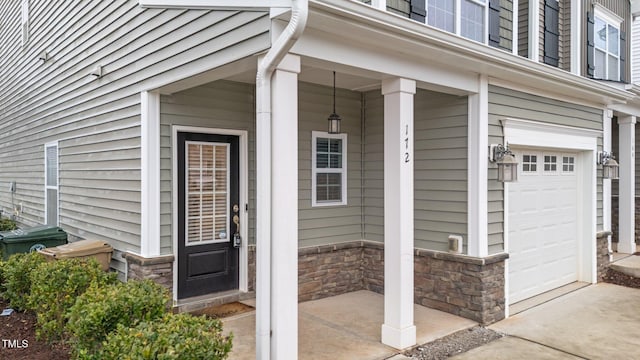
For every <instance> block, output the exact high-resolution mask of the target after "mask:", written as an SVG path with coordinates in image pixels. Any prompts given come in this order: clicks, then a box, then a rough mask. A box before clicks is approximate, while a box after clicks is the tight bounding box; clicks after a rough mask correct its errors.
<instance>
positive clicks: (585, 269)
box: [501, 118, 602, 317]
mask: <svg viewBox="0 0 640 360" xmlns="http://www.w3.org/2000/svg"><path fill="white" fill-rule="evenodd" d="M501 122H502V124H503V128H504V141H505V143H507V144H509V145H512V146H523V147H525V146H526V147H538V148H554V149H568V150H573V151H578V152H579V154H578V158H577V159H576V166H577V167H578V169H581V170H580V171H579V173H578V174H577V175H578V187H579V188H578V193H579V194H583V196H580V197H579V198H578V209H579V213H578V229H579V230H578V234H577V236H578V239H582V240H581V241H579V245H578V246H579V249H578V256H579V259H578V281H584V282H589V283H595V282H596V281H597V263H596V261H597V260H596V243H595V241H594V240H595V238H596V222H597V178H596V176H597V173H596V152H597V150H598V137H599V136H601V135H602V131H595V130H589V129H582V128H575V127H570V126H562V125H555V124H545V123H540V122H535V121H530V120H521V119H514V118H505V119H502V120H501ZM504 191H505V202H506V201H508V196H507V195H508V186H505V190H504ZM508 208H509V206H508V204H506V203H505V209H507V210H508ZM503 216H504V228H505V229H509V213H508V212H507V211H505V212H504V213H503ZM504 247H505V251H508V249H509V234H508V233H507V232H505V233H504ZM505 269H506V270H505V283H506V284H508V283H509V272H508V269H509V260H507V261H506V266H505ZM505 304H506V306H505V309H506V310H505V316H507V317H508V316H509V312H508V308H509V305H510V299H509V293H508V291H506V290H505Z"/></svg>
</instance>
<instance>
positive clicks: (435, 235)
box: [363, 89, 468, 251]
mask: <svg viewBox="0 0 640 360" xmlns="http://www.w3.org/2000/svg"><path fill="white" fill-rule="evenodd" d="M414 104H415V123H414V134H415V143H414V144H415V145H414V146H415V147H414V151H415V153H414V158H415V162H414V170H415V175H414V176H415V177H414V187H415V188H414V198H415V200H414V217H415V221H414V224H415V233H414V234H415V235H414V238H415V246H416V247H417V248H423V249H430V250H440V251H446V250H447V246H448V236H449V234H459V235H463V236H464V237H465V238H466V234H467V181H466V179H467V118H468V115H467V114H468V105H467V98H466V97H457V96H451V95H445V94H440V93H435V92H431V91H426V90H421V89H418V91H417V93H416V96H415V98H414ZM365 119H366V122H365V139H366V141H365V153H364V174H365V175H364V188H363V192H364V219H365V224H364V238H365V239H367V240H372V241H384V130H383V128H384V97H383V96H382V95H381V94H380V91H379V90H377V91H371V92H367V93H366V94H365Z"/></svg>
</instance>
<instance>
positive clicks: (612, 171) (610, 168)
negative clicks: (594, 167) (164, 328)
mask: <svg viewBox="0 0 640 360" xmlns="http://www.w3.org/2000/svg"><path fill="white" fill-rule="evenodd" d="M597 163H598V165H602V177H603V178H604V179H612V180H615V179H618V178H619V170H620V165H618V162H617V161H616V160H615V159H614V157H613V154H612V153H610V152H606V151H598V160H597Z"/></svg>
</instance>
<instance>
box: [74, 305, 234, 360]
mask: <svg viewBox="0 0 640 360" xmlns="http://www.w3.org/2000/svg"><path fill="white" fill-rule="evenodd" d="M231 340H232V336H231V335H229V336H223V335H222V323H221V322H220V321H219V320H214V319H208V318H206V317H204V316H202V317H195V316H191V315H189V314H177V315H174V314H171V313H169V314H166V315H165V316H164V317H163V318H162V319H158V320H156V321H153V322H142V323H140V324H139V325H138V326H136V327H135V328H126V327H124V326H122V325H120V326H118V329H117V330H116V331H115V332H112V333H111V334H109V335H108V336H107V340H106V341H105V342H104V343H103V347H102V349H101V350H100V351H99V352H98V353H97V354H96V355H94V356H86V357H80V358H81V359H83V360H97V359H103V360H120V359H137V360H147V359H149V360H150V359H154V360H156V359H157V360H196V359H207V360H213V359H226V358H227V357H228V356H229V352H230V351H231Z"/></svg>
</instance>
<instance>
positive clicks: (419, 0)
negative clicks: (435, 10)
mask: <svg viewBox="0 0 640 360" xmlns="http://www.w3.org/2000/svg"><path fill="white" fill-rule="evenodd" d="M409 17H410V18H411V19H413V20H416V21H420V22H421V23H424V22H425V19H426V17H427V7H426V0H411V9H410V14H409Z"/></svg>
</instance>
